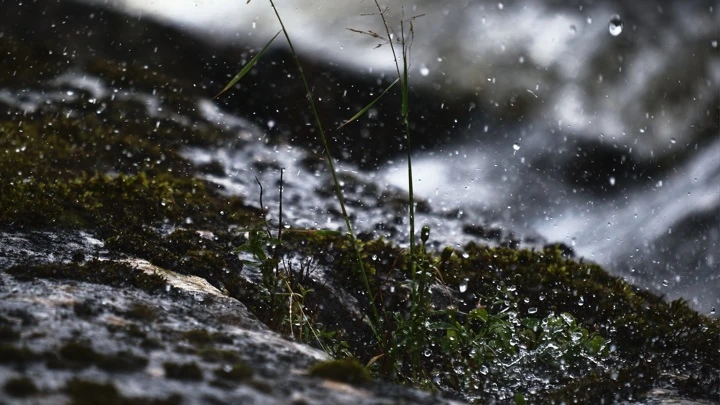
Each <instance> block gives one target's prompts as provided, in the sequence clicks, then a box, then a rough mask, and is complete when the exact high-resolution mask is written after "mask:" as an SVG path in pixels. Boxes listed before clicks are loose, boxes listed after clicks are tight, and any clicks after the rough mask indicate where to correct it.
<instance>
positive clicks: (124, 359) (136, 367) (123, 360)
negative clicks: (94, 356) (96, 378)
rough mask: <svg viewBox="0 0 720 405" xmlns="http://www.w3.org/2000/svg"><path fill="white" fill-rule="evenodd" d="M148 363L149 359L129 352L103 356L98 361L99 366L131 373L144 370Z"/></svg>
mask: <svg viewBox="0 0 720 405" xmlns="http://www.w3.org/2000/svg"><path fill="white" fill-rule="evenodd" d="M147 365H148V359H147V358H145V357H141V356H136V355H134V354H132V353H128V352H118V353H115V354H112V355H104V356H102V357H101V358H100V359H99V360H98V362H97V366H98V368H100V369H102V370H105V371H108V372H115V373H130V372H135V371H141V370H144V369H145V367H147Z"/></svg>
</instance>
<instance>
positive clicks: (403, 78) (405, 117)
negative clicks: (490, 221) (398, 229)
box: [375, 0, 417, 296]
mask: <svg viewBox="0 0 720 405" xmlns="http://www.w3.org/2000/svg"><path fill="white" fill-rule="evenodd" d="M375 6H376V7H377V9H378V12H379V13H380V17H381V18H382V22H383V24H384V25H385V32H387V37H388V41H389V42H390V49H391V50H392V54H393V58H394V60H395V69H396V71H397V76H398V79H400V88H401V93H402V121H403V125H404V127H405V149H406V150H407V160H408V162H407V169H408V194H409V196H408V200H409V202H408V209H409V211H408V220H409V222H410V258H409V261H408V267H409V269H410V276H411V279H412V282H413V287H412V291H413V295H415V296H416V295H417V285H416V282H415V281H416V280H415V278H416V276H415V193H414V191H413V175H412V156H411V153H410V119H409V115H410V114H409V112H408V110H409V101H408V64H407V59H408V58H407V56H408V55H407V48H406V47H405V27H404V25H403V21H402V20H401V21H400V31H401V34H400V35H401V41H400V43H401V44H402V47H403V55H402V57H403V71H402V74H401V73H400V64H399V63H398V59H397V54H396V53H395V46H394V45H393V38H392V35H391V34H390V27H389V26H388V24H387V20H386V19H385V15H384V14H383V10H382V8H380V4H379V3H378V1H377V0H375Z"/></svg>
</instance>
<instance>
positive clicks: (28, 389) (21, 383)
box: [3, 377, 38, 398]
mask: <svg viewBox="0 0 720 405" xmlns="http://www.w3.org/2000/svg"><path fill="white" fill-rule="evenodd" d="M3 388H4V389H5V392H6V393H7V394H8V395H10V396H11V397H15V398H25V397H30V396H33V395H35V394H37V393H38V388H37V386H36V385H35V383H34V382H33V380H31V379H30V378H28V377H14V378H10V379H8V380H7V381H5V385H4V386H3Z"/></svg>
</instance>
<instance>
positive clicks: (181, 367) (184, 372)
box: [163, 363, 203, 381]
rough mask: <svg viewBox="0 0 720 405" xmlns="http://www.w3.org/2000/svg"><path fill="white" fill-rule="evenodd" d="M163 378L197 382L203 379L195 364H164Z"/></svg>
mask: <svg viewBox="0 0 720 405" xmlns="http://www.w3.org/2000/svg"><path fill="white" fill-rule="evenodd" d="M163 368H164V369H165V377H167V378H172V379H174V380H187V381H199V380H202V379H203V372H202V370H201V369H200V367H198V365H197V364H195V363H185V364H179V363H165V364H163Z"/></svg>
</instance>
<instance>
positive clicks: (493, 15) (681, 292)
mask: <svg viewBox="0 0 720 405" xmlns="http://www.w3.org/2000/svg"><path fill="white" fill-rule="evenodd" d="M85 3H91V4H96V5H99V6H102V7H111V8H113V9H116V10H121V11H122V12H124V13H127V15H128V16H129V17H128V18H134V19H138V20H142V19H151V20H158V21H161V22H164V23H168V24H171V25H173V26H175V27H177V28H179V29H180V30H182V31H184V32H187V33H189V34H190V35H192V36H194V37H198V38H202V40H203V41H206V42H207V43H208V44H213V45H216V46H227V47H252V48H254V49H255V51H257V49H259V48H260V47H261V46H263V45H264V44H265V43H266V42H267V41H268V40H269V39H270V38H271V37H272V36H273V35H274V34H275V33H276V32H277V31H278V30H279V25H278V23H277V21H276V19H275V15H274V13H273V10H272V8H271V7H270V5H269V2H267V1H264V0H252V1H251V2H249V3H248V4H246V2H245V1H238V0H195V1H190V0H114V1H113V0H110V1H108V0H86V2H85ZM276 5H277V7H278V9H279V11H280V13H281V15H282V16H283V18H284V19H285V22H286V26H287V28H288V30H289V31H290V33H291V35H293V38H294V41H295V43H296V44H295V45H296V47H297V50H298V52H300V53H301V54H302V55H303V56H304V57H305V58H309V59H311V60H314V61H316V63H318V64H321V65H322V66H324V67H325V69H335V70H337V71H342V72H345V73H344V74H347V75H354V76H357V77H363V78H366V79H367V78H370V79H368V80H371V81H370V83H373V82H372V81H373V80H374V81H376V84H375V87H376V88H373V89H372V90H371V91H369V92H367V94H365V93H363V94H362V96H363V97H364V98H360V99H359V100H358V101H357V103H358V105H362V104H363V103H365V102H367V101H369V100H370V99H371V98H370V97H369V96H370V95H371V94H376V93H377V91H379V90H381V89H382V88H384V87H385V86H386V85H387V83H389V82H390V81H391V80H392V79H393V78H394V77H393V75H394V65H393V59H392V55H391V53H390V49H389V47H388V45H387V44H384V45H382V46H380V47H378V48H376V45H378V44H382V43H383V41H382V40H380V39H378V38H373V37H371V36H367V35H360V34H357V33H355V32H352V31H350V30H347V28H353V29H356V30H363V31H367V30H371V31H374V32H377V33H381V34H383V33H384V29H383V27H382V25H381V21H380V19H379V18H378V16H377V15H376V14H375V15H373V13H377V9H376V7H375V4H374V3H373V2H371V1H369V0H365V1H359V0H358V1H335V0H321V1H317V0H313V1H303V2H301V3H300V2H293V1H288V0H278V1H276ZM381 5H382V7H385V4H384V3H382V2H381ZM718 8H719V7H718V2H717V1H692V2H688V1H637V2H627V1H621V0H611V1H602V2H600V1H580V0H578V1H553V0H543V1H529V0H528V1H503V2H497V1H453V2H441V1H430V0H425V1H407V2H391V3H390V4H389V7H388V8H387V11H386V15H387V16H388V17H389V21H390V23H391V25H392V27H393V29H394V34H395V35H396V36H398V35H399V34H400V31H399V21H400V20H401V19H405V20H408V19H410V18H412V17H415V16H418V17H417V18H415V19H414V20H413V29H414V37H413V41H412V48H411V57H412V60H411V78H410V82H411V85H412V86H413V91H414V92H416V93H417V94H420V95H421V97H422V108H417V109H415V110H413V111H412V112H411V114H413V115H412V118H413V121H414V127H415V130H416V133H417V136H418V138H417V140H416V145H417V149H416V151H415V156H416V157H415V160H414V164H415V166H414V170H415V176H416V182H417V183H416V184H415V191H416V193H417V194H418V195H419V196H421V197H423V198H425V199H426V200H427V201H428V202H429V203H430V205H431V206H432V207H434V209H439V210H444V211H447V212H451V211H453V210H455V211H456V212H458V213H459V214H458V215H462V216H463V218H464V219H465V221H466V222H469V223H475V222H478V223H479V222H483V221H489V222H493V221H495V222H498V223H501V224H503V226H507V227H510V228H512V229H517V230H521V231H522V230H527V232H534V233H538V234H539V235H541V236H542V237H544V238H545V239H546V240H547V241H550V242H563V243H565V244H566V245H568V246H569V247H571V248H572V249H573V250H574V251H575V252H576V254H577V255H578V256H582V257H586V258H587V259H589V260H592V261H596V262H598V263H600V264H602V265H604V266H606V267H607V268H608V269H610V270H611V271H613V272H614V273H615V274H618V275H621V276H623V277H626V278H627V279H628V280H629V281H631V282H634V283H637V284H639V285H641V286H644V287H647V288H650V289H652V290H654V291H656V292H659V293H661V294H666V295H667V297H668V298H671V299H674V298H678V297H683V298H685V299H687V300H688V301H690V302H691V303H692V304H693V305H694V306H695V307H696V308H698V309H699V310H700V311H701V312H703V313H707V314H711V313H714V310H715V308H716V307H718V305H720V274H719V273H720V272H719V271H718V269H719V268H720V264H719V263H720V248H719V244H720V132H719V128H720V118H719V117H720V85H719V83H720V45H719V44H718V41H720V34H719V30H720V29H719V28H718V27H720V11H719V10H718ZM406 28H407V25H406ZM118 34H119V35H121V33H118ZM284 48H285V43H284V41H283V40H281V37H279V38H278V40H276V41H275V43H274V45H273V49H275V50H278V52H282V51H283V49H284ZM182 56H183V57H185V58H192V57H193V55H182ZM216 68H217V67H216ZM219 68H222V69H226V70H227V78H215V80H217V81H218V82H223V81H225V82H226V81H227V80H229V78H230V77H232V75H234V74H235V73H236V72H237V71H238V70H239V68H240V65H239V64H238V65H227V66H225V65H223V66H219ZM354 76H353V77H354ZM329 80H330V82H331V83H332V79H329ZM217 85H218V84H217V83H216V86H217ZM328 87H332V86H328ZM213 90H215V89H213ZM331 90H332V92H330V94H333V93H334V94H338V95H342V94H343V92H345V93H347V91H348V88H342V83H339V84H338V85H337V86H336V87H335V88H332V89H331ZM266 91H267V90H266ZM373 92H375V93H373ZM419 97H420V96H419ZM335 102H336V101H335V100H333V99H327V98H326V99H325V100H324V103H325V104H326V108H327V109H328V110H329V111H332V108H333V105H334V104H333V103H335ZM227 108H228V109H229V110H230V111H232V112H233V113H235V114H236V115H237V116H238V117H240V118H248V119H252V117H250V116H251V115H253V114H254V113H255V111H252V112H251V111H243V110H242V109H239V108H235V109H233V108H232V99H230V101H227ZM411 108H412V105H411ZM337 110H338V115H337V117H334V119H335V120H336V121H338V122H339V121H341V120H342V119H345V118H347V117H348V116H350V115H352V114H350V113H348V108H347V106H343V107H342V108H341V107H338V108H337ZM243 114H245V116H244V115H243ZM396 116H397V114H396V112H395V111H394V110H392V111H391V110H389V109H388V108H385V107H382V108H380V107H378V108H377V109H374V110H371V111H370V114H369V116H368V117H367V118H365V119H363V120H362V121H361V122H360V123H358V126H360V127H363V128H366V129H367V131H369V132H370V133H371V134H372V132H373V130H375V129H379V128H381V127H383V125H385V124H384V123H387V122H394V121H396ZM273 118H274V121H273V125H267V126H265V127H264V128H265V130H267V131H270V130H272V129H273V127H274V126H275V124H274V122H275V121H277V122H282V120H283V111H277V114H275V116H274V117H273ZM266 120H267V115H265V116H263V119H262V122H265V121H266ZM266 123H267V122H266ZM289 131H292V129H289ZM336 141H337V142H338V143H339V145H340V146H339V148H340V149H342V152H343V153H341V154H340V155H339V157H340V158H342V159H345V160H346V161H347V162H349V163H348V164H357V165H358V166H359V167H360V169H358V170H359V171H360V172H361V173H369V174H372V176H371V177H372V178H373V179H374V181H376V182H377V183H378V186H380V187H386V186H398V187H402V188H407V176H406V172H405V160H404V158H403V154H402V153H401V152H402V151H401V148H400V147H398V148H394V149H393V148H389V149H384V150H383V151H382V152H381V153H379V155H378V156H375V157H373V158H372V159H367V158H366V157H364V156H365V155H364V154H365V153H370V152H368V151H367V150H366V151H363V150H362V149H363V148H362V143H357V142H355V143H352V142H351V141H347V142H346V141H344V140H343V138H342V137H341V136H339V137H338V139H336ZM364 142H365V143H366V144H367V146H368V149H372V147H371V146H374V145H375V142H376V141H375V140H374V139H372V140H371V139H370V138H368V139H367V140H365V141H364ZM481 218H482V220H481ZM476 219H477V220H476ZM460 233H462V232H461V231H460V230H453V231H448V230H445V231H444V232H443V231H440V233H439V234H440V235H442V236H443V237H445V238H449V239H448V240H447V243H453V240H452V237H453V235H457V234H460ZM437 234H438V233H435V235H437ZM457 243H460V240H458V241H457Z"/></svg>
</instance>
